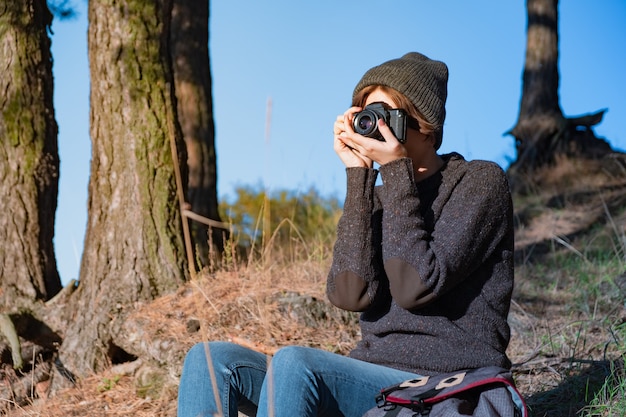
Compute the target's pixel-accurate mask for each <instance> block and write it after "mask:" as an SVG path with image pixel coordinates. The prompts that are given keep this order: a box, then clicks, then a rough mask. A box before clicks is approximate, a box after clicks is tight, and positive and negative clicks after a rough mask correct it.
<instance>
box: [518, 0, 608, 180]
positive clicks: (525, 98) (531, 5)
mask: <svg viewBox="0 0 626 417" xmlns="http://www.w3.org/2000/svg"><path fill="white" fill-rule="evenodd" d="M526 8H527V12H528V27H527V40H526V60H525V64H524V75H523V79H522V99H521V105H520V112H519V116H518V119H517V124H516V125H515V127H513V129H511V131H510V132H508V133H510V134H511V135H513V136H514V137H515V143H516V148H517V160H516V161H514V162H513V164H512V165H511V167H510V168H509V174H510V175H511V176H512V177H515V176H516V175H517V174H528V173H530V172H532V171H533V170H535V169H537V168H539V167H541V166H544V165H548V164H551V163H553V162H554V161H555V156H556V155H559V154H564V155H569V156H575V157H598V156H602V155H605V154H606V153H608V152H611V148H610V146H609V145H608V144H607V143H606V141H604V140H601V139H598V138H596V136H595V134H594V133H593V132H592V131H591V126H593V125H595V124H597V123H599V122H600V121H601V120H602V116H603V114H604V110H603V111H600V112H597V113H595V114H589V115H584V116H581V117H574V118H566V117H565V116H564V115H563V111H562V110H561V106H560V104H559V69H558V61H559V31H558V21H559V16H558V0H527V2H526Z"/></svg>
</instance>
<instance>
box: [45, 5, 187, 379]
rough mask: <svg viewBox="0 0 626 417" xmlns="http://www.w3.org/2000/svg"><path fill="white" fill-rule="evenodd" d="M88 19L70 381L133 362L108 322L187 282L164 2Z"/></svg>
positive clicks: (96, 11) (96, 8)
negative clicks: (81, 239)
mask: <svg viewBox="0 0 626 417" xmlns="http://www.w3.org/2000/svg"><path fill="white" fill-rule="evenodd" d="M88 13H89V29H88V45H89V62H90V73H91V113H90V114H91V116H90V119H91V127H90V132H91V139H92V160H91V175H90V180H89V197H88V219H89V220H88V224H87V230H86V236H85V247H84V254H83V258H82V262H81V268H80V281H79V282H80V284H79V287H78V289H77V290H76V291H75V293H74V294H73V296H72V297H71V303H72V305H71V308H72V312H73V320H72V323H71V324H70V326H69V328H68V331H67V333H66V336H65V339H64V341H63V344H62V345H61V349H60V351H59V358H60V361H61V363H62V365H63V366H64V368H65V369H66V370H67V371H68V372H69V373H71V374H73V375H76V376H78V377H83V376H85V375H88V374H89V373H90V372H92V371H99V370H102V369H103V368H105V367H107V366H109V365H110V364H112V363H118V362H123V361H125V360H127V359H132V354H130V353H127V352H124V351H123V350H122V349H121V348H119V344H118V343H116V341H115V338H116V334H114V332H113V331H112V328H111V325H110V323H111V321H112V319H113V318H116V317H123V316H124V314H126V313H127V312H128V311H130V310H132V308H133V306H134V304H135V303H136V302H138V301H144V300H151V299H154V298H155V297H157V296H159V295H162V294H165V293H167V292H170V291H171V290H174V289H175V288H177V287H178V286H179V285H180V284H182V283H183V282H184V281H185V280H186V279H187V278H188V276H187V267H188V264H187V262H186V258H185V248H184V243H183V233H182V222H181V217H180V207H179V205H178V201H179V200H177V195H178V194H177V192H179V190H177V186H176V175H175V174H176V173H175V159H177V158H181V159H182V160H183V161H184V160H185V156H184V152H183V153H182V154H181V155H178V156H177V158H173V155H172V151H171V147H170V140H175V141H176V142H175V143H176V144H177V146H178V149H179V150H183V149H184V143H183V142H182V138H181V133H180V127H179V125H178V123H177V120H176V107H175V99H174V93H173V90H172V88H173V81H172V72H171V61H170V58H169V56H170V55H169V46H168V45H169V39H168V38H169V33H170V32H169V29H170V28H169V24H170V18H171V2H170V1H161V0H149V1H148V0H147V1H142V2H137V1H131V0H125V1H114V0H92V1H90V2H89V9H88ZM181 152H182V151H181ZM185 180H186V178H185ZM181 192H184V190H182V191H181ZM57 379H58V378H56V377H55V383H54V385H55V386H56V387H58V386H59V384H58V383H57Z"/></svg>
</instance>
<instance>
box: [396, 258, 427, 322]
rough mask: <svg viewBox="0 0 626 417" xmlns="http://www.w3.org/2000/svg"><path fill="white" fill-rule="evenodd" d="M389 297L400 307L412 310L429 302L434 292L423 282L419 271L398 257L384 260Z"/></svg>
mask: <svg viewBox="0 0 626 417" xmlns="http://www.w3.org/2000/svg"><path fill="white" fill-rule="evenodd" d="M385 272H386V273H387V277H388V278H389V290H390V292H391V297H392V298H393V299H394V301H395V302H396V304H397V305H399V306H400V307H402V308H404V309H407V310H412V309H415V308H422V307H425V306H427V305H428V304H430V303H431V302H432V301H433V300H434V299H435V298H436V296H435V294H434V293H433V292H432V291H431V290H430V289H429V288H428V287H427V286H426V285H425V284H424V282H423V281H422V278H421V277H420V275H419V273H418V272H417V271H416V270H415V268H413V267H412V266H411V265H409V264H408V263H406V262H405V261H403V260H402V259H400V258H391V259H388V260H386V261H385Z"/></svg>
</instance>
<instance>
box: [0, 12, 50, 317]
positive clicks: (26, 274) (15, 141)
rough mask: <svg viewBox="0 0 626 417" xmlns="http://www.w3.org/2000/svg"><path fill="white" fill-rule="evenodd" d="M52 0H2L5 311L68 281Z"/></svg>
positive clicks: (1, 273) (0, 296) (0, 191)
mask: <svg viewBox="0 0 626 417" xmlns="http://www.w3.org/2000/svg"><path fill="white" fill-rule="evenodd" d="M51 23H52V15H51V14H50V12H49V10H48V8H47V6H46V2H45V0H24V1H14V0H0V66H1V67H2V75H1V76H0V91H1V93H0V94H2V96H1V97H0V201H2V205H3V210H2V214H0V240H1V241H2V250H1V251H0V306H2V307H0V310H1V311H0V312H5V313H6V312H11V311H16V310H19V308H20V306H24V305H27V304H29V303H30V302H32V301H35V300H47V299H49V298H51V297H52V296H54V295H55V294H56V293H57V292H58V291H59V290H60V289H61V280H60V278H59V273H58V270H57V265H56V259H55V256H54V247H53V237H54V216H55V212H56V207H57V191H58V180H59V154H58V146H57V124H56V121H55V119H54V108H53V103H52V94H53V77H52V57H51V54H50V38H49V37H48V32H47V31H48V28H49V27H50V24H51Z"/></svg>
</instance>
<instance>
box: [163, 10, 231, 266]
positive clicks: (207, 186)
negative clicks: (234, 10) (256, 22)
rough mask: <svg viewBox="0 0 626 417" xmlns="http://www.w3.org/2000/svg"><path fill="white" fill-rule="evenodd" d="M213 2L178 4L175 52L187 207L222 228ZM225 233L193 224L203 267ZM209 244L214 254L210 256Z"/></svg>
mask: <svg viewBox="0 0 626 417" xmlns="http://www.w3.org/2000/svg"><path fill="white" fill-rule="evenodd" d="M208 44H209V0H174V7H173V11H172V28H171V51H172V57H173V66H174V80H175V85H176V97H177V99H178V118H179V120H180V124H181V128H182V131H183V136H184V138H185V143H186V145H187V166H188V169H189V182H188V193H187V198H188V202H189V203H190V205H191V210H192V211H193V212H194V213H196V214H199V215H201V216H204V217H206V218H208V219H211V220H215V221H216V222H221V219H220V215H219V212H218V199H217V169H216V157H215V126H214V122H213V99H212V92H211V71H210V58H209V49H208ZM224 233H225V230H223V229H222V228H220V227H212V228H211V235H210V236H209V235H208V227H207V225H205V224H203V223H199V222H193V223H192V236H193V240H194V247H195V248H196V250H197V253H196V258H197V259H199V260H200V261H201V262H202V264H203V265H204V266H206V265H208V264H209V257H210V256H209V255H210V254H212V255H215V256H211V259H212V260H215V259H216V258H219V254H221V252H222V250H223V249H224V242H223V236H224ZM209 241H210V242H211V244H212V245H211V250H209V246H210V245H209Z"/></svg>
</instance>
